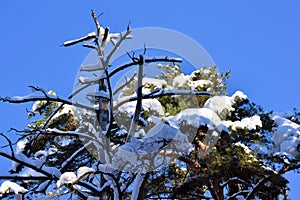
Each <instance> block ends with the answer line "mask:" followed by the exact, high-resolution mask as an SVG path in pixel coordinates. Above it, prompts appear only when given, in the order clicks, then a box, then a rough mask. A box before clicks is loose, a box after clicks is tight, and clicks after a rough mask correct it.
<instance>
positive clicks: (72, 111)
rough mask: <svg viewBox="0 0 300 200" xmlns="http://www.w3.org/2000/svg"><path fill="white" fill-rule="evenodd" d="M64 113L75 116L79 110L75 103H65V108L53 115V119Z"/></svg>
mask: <svg viewBox="0 0 300 200" xmlns="http://www.w3.org/2000/svg"><path fill="white" fill-rule="evenodd" d="M63 114H71V115H73V116H75V115H76V114H77V110H76V107H75V106H73V105H67V104H65V105H63V108H62V109H61V110H59V111H58V112H57V113H56V114H55V115H54V116H53V117H52V120H53V119H56V118H58V117H60V116H61V115H63Z"/></svg>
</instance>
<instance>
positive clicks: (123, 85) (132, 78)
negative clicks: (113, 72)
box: [113, 73, 136, 95]
mask: <svg viewBox="0 0 300 200" xmlns="http://www.w3.org/2000/svg"><path fill="white" fill-rule="evenodd" d="M135 76H136V73H134V74H133V75H132V77H131V78H130V79H127V78H126V77H125V83H124V84H122V85H120V86H119V87H118V88H117V89H116V90H115V91H114V92H113V95H115V94H117V93H118V92H119V91H120V90H122V89H123V88H124V87H126V86H127V85H128V84H129V83H130V82H131V81H133V80H134V77H135Z"/></svg>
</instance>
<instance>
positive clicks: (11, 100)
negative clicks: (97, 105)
mask: <svg viewBox="0 0 300 200" xmlns="http://www.w3.org/2000/svg"><path fill="white" fill-rule="evenodd" d="M0 101H3V102H9V103H16V104H19V103H27V102H33V101H49V102H60V103H63V104H67V105H73V106H75V107H80V108H84V109H86V110H90V111H94V110H95V109H94V108H92V107H89V106H86V105H83V104H80V103H78V102H73V103H72V102H70V101H68V100H66V99H63V98H60V97H51V96H36V95H28V96H23V97H19V96H16V97H12V98H11V97H5V98H3V97H0Z"/></svg>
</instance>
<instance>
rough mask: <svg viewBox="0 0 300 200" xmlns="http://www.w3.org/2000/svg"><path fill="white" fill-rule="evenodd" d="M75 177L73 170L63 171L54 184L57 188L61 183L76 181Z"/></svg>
mask: <svg viewBox="0 0 300 200" xmlns="http://www.w3.org/2000/svg"><path fill="white" fill-rule="evenodd" d="M76 179H77V178H76V174H75V173H74V172H65V173H63V174H62V175H61V176H60V178H59V180H58V181H57V183H56V186H57V187H58V188H59V187H60V186H61V185H64V184H67V183H73V182H74V181H76Z"/></svg>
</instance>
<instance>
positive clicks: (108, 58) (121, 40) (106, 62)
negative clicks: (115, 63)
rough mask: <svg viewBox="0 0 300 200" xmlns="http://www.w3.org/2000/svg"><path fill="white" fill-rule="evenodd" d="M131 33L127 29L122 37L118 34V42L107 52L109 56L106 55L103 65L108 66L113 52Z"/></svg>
mask: <svg viewBox="0 0 300 200" xmlns="http://www.w3.org/2000/svg"><path fill="white" fill-rule="evenodd" d="M130 33H131V30H130V29H127V31H126V33H125V34H124V35H122V34H121V33H120V38H119V40H118V42H117V43H116V44H115V46H114V48H113V49H112V50H111V51H110V52H109V54H108V55H107V57H106V60H105V64H106V66H108V64H109V62H110V59H111V57H112V55H113V54H114V53H115V51H116V50H117V49H118V48H119V47H120V45H121V43H122V42H123V41H124V40H126V39H127V37H128V36H129V34H130Z"/></svg>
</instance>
